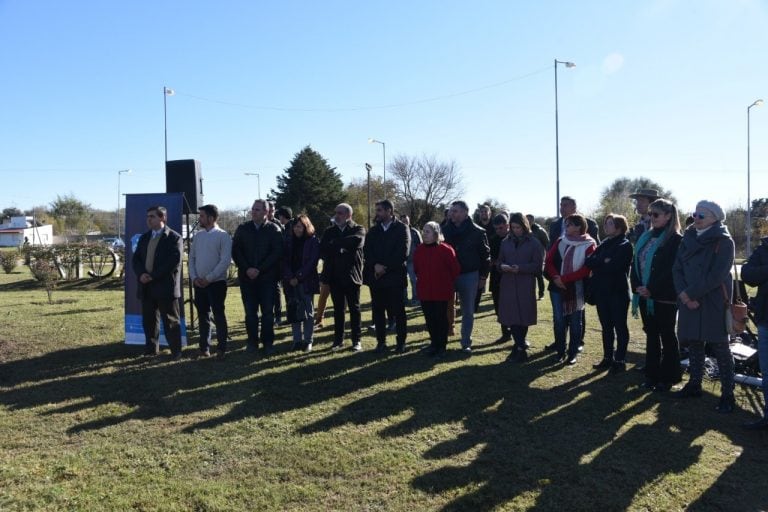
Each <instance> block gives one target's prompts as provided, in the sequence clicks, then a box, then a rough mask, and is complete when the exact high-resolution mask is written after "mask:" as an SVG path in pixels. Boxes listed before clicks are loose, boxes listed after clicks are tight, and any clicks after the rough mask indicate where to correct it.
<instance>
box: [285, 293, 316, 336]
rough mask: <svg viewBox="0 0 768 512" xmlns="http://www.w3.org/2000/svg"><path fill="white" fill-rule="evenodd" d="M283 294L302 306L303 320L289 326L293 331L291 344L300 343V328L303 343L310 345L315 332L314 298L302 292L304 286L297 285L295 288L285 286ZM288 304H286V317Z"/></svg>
mask: <svg viewBox="0 0 768 512" xmlns="http://www.w3.org/2000/svg"><path fill="white" fill-rule="evenodd" d="M285 292H286V296H287V297H291V298H293V299H296V300H298V301H299V302H300V303H301V304H302V305H303V306H304V315H305V317H304V320H302V321H300V322H293V323H292V324H291V330H292V331H293V342H294V343H301V342H302V332H301V331H302V327H303V328H304V337H303V341H304V343H312V337H313V335H314V332H315V305H314V298H315V296H314V295H313V294H311V293H306V292H305V291H304V286H303V285H302V284H301V283H299V284H298V285H297V286H291V285H290V284H286V286H285ZM287 309H288V304H287V302H286V315H287V314H288V313H287Z"/></svg>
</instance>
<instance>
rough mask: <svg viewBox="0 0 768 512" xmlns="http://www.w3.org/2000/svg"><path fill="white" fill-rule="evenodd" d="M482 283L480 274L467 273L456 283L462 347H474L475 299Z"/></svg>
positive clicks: (457, 279)
mask: <svg viewBox="0 0 768 512" xmlns="http://www.w3.org/2000/svg"><path fill="white" fill-rule="evenodd" d="M479 282H480V273H479V272H478V271H477V270H475V271H474V272H466V273H464V274H460V275H459V277H457V278H456V281H454V286H455V287H456V293H458V294H459V301H460V302H461V347H462V348H466V347H471V346H472V328H473V327H474V325H475V297H477V285H478V283H479Z"/></svg>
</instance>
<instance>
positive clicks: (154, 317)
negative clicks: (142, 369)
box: [141, 297, 181, 355]
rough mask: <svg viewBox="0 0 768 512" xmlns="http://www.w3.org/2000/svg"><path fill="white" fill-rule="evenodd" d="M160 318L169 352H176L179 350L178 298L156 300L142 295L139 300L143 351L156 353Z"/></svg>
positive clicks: (179, 316)
mask: <svg viewBox="0 0 768 512" xmlns="http://www.w3.org/2000/svg"><path fill="white" fill-rule="evenodd" d="M161 319H162V322H163V331H164V332H165V339H166V340H167V341H168V346H169V347H170V349H171V353H172V354H174V355H175V354H178V353H179V352H181V314H180V312H179V300H178V299H167V300H158V299H153V298H151V297H144V298H143V299H142V300H141V325H142V327H143V328H144V340H145V342H144V348H145V352H146V353H150V352H151V353H156V352H157V351H158V349H159V338H160V321H161Z"/></svg>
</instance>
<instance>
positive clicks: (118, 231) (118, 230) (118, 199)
mask: <svg viewBox="0 0 768 512" xmlns="http://www.w3.org/2000/svg"><path fill="white" fill-rule="evenodd" d="M123 174H131V170H130V169H124V170H122V171H117V238H120V178H121V177H122V175H123Z"/></svg>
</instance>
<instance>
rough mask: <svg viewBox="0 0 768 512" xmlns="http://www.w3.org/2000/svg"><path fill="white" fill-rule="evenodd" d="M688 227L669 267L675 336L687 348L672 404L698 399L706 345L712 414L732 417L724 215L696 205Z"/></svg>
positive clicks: (710, 205) (729, 244)
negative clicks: (713, 366) (714, 397)
mask: <svg viewBox="0 0 768 512" xmlns="http://www.w3.org/2000/svg"><path fill="white" fill-rule="evenodd" d="M693 219H694V220H693V226H691V227H689V228H688V229H686V230H685V234H684V235H683V241H682V242H681V243H680V249H679V250H678V251H677V258H676V259H675V265H674V267H673V270H672V272H673V276H674V280H675V289H676V290H677V298H678V301H679V303H680V306H679V307H680V311H679V313H678V319H677V336H678V338H680V340H681V341H683V342H687V344H688V353H689V356H690V357H689V360H690V365H689V367H688V368H689V370H690V372H691V378H690V379H689V380H688V383H687V384H686V385H685V386H683V387H682V389H680V390H679V391H677V392H676V393H675V397H676V398H690V397H699V396H701V380H702V377H703V375H704V359H705V358H704V345H705V344H706V343H708V344H709V348H710V349H711V350H712V353H713V355H714V356H715V358H716V359H717V366H718V367H719V370H720V385H721V390H722V393H721V396H720V403H719V404H718V406H717V411H718V412H721V413H729V412H733V409H734V407H735V404H736V402H735V400H734V398H733V388H734V380H733V379H734V377H733V356H732V355H731V350H730V348H729V345H728V341H729V336H728V329H727V327H726V323H725V315H726V314H730V312H729V311H728V310H727V307H728V304H730V302H731V293H732V290H733V280H732V279H731V267H733V257H734V244H733V239H732V238H731V235H730V233H728V228H727V227H726V226H725V225H724V224H723V221H724V220H725V213H723V209H722V208H721V207H720V205H718V204H717V203H715V202H714V201H707V200H704V201H699V203H698V204H697V205H696V212H695V213H694V214H693Z"/></svg>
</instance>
